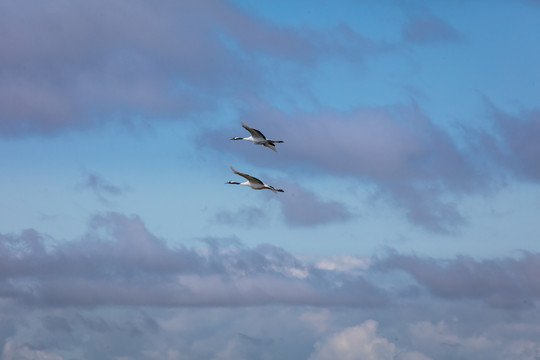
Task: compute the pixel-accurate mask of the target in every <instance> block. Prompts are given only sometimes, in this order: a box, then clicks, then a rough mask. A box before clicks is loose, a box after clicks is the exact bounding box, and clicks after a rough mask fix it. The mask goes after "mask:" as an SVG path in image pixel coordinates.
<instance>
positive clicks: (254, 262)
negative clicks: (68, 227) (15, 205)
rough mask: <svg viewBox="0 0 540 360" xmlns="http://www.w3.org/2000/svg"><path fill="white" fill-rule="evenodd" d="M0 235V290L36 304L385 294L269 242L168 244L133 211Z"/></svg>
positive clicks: (321, 299)
mask: <svg viewBox="0 0 540 360" xmlns="http://www.w3.org/2000/svg"><path fill="white" fill-rule="evenodd" d="M1 240H2V242H1V248H0V260H1V265H0V266H1V268H0V269H1V278H0V281H1V286H0V296H1V297H3V298H7V299H13V300H16V301H22V302H24V303H27V304H32V305H33V306H55V307H56V306H83V307H87V306H90V307H93V306H100V305H113V304H114V305H148V306H173V307H174V306H240V305H264V304H279V303H285V304H306V305H315V306H327V305H349V306H377V305H381V304H384V303H385V302H386V301H387V299H386V294H385V292H384V291H383V290H381V289H378V288H377V287H376V286H374V285H373V284H371V283H370V282H369V281H367V280H365V279H363V278H361V277H350V276H345V275H343V276H341V275H339V274H334V273H331V272H326V271H320V270H316V269H312V268H311V267H310V266H308V265H306V264H303V263H301V262H300V261H299V260H297V259H296V258H295V257H294V256H292V255H290V254H288V253H286V252H285V251H283V250H281V249H279V248H276V247H273V246H270V245H265V246H259V247H257V248H255V249H244V248H241V247H240V248H237V247H233V248H221V247H219V246H217V245H215V244H214V245H213V246H211V247H209V248H201V249H199V250H197V249H190V248H186V247H184V246H176V247H169V246H167V245H166V243H165V242H164V241H163V240H160V239H158V238H156V237H155V236H153V235H152V234H151V233H149V232H148V230H147V229H146V228H145V226H144V224H143V223H142V222H141V221H140V220H139V219H138V218H127V217H124V216H121V215H119V214H114V213H113V214H108V215H106V216H99V217H96V218H95V219H94V220H93V222H92V230H91V231H90V232H89V233H88V235H86V236H85V237H84V238H83V239H81V240H79V241H73V242H68V243H63V244H57V245H56V246H54V247H53V248H49V247H46V246H45V244H44V238H43V236H42V235H40V234H39V233H36V232H35V231H27V232H24V233H23V234H21V235H20V236H7V235H4V236H2V238H1ZM336 277H337V278H336ZM338 284H339V285H338Z"/></svg>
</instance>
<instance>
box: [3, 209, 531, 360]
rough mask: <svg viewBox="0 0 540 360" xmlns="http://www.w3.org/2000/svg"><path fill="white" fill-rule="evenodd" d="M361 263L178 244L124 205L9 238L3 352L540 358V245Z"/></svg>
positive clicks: (225, 244)
mask: <svg viewBox="0 0 540 360" xmlns="http://www.w3.org/2000/svg"><path fill="white" fill-rule="evenodd" d="M330 260H331V261H334V262H335V261H339V258H333V259H330ZM350 260H351V259H348V260H347V261H348V262H350ZM362 263H363V264H364V265H365V266H361V267H355V268H354V269H351V267H350V266H338V265H339V264H336V266H328V264H327V265H325V266H319V265H318V264H317V263H314V264H313V263H309V262H306V261H302V260H300V258H298V257H296V256H294V255H292V254H290V253H288V252H286V251H284V250H283V249H280V248H277V247H275V246H272V245H259V246H257V247H254V248H246V247H244V246H242V245H241V244H240V243H239V242H238V241H222V240H219V239H207V240H206V241H205V243H204V244H201V246H200V247H192V248H188V247H186V246H183V245H180V244H177V245H168V243H167V241H166V239H160V238H158V237H156V236H155V235H153V234H152V233H151V232H150V231H149V230H148V229H147V228H146V227H145V225H144V223H143V222H142V221H141V220H140V219H139V218H137V217H127V216H123V215H121V214H117V213H109V214H105V215H99V216H96V217H94V218H93V220H92V221H91V223H90V228H89V230H88V232H87V233H86V234H85V235H84V236H83V237H81V238H80V239H78V240H73V241H67V242H66V241H63V242H57V241H55V240H54V239H51V238H49V237H47V236H45V235H43V234H40V233H38V232H36V231H34V230H27V231H25V232H23V233H21V234H18V235H10V234H3V235H0V314H1V315H2V316H0V344H2V358H3V359H36V358H42V359H62V358H70V356H71V358H85V359H114V358H119V357H120V358H121V357H124V358H145V359H168V358H171V359H174V358H182V356H184V357H188V358H193V359H203V358H217V359H226V358H231V357H234V358H239V359H248V358H249V359H251V358H257V357H262V358H264V357H265V356H266V357H268V356H271V354H276V353H279V354H280V358H283V359H308V358H309V359H327V358H335V355H336V354H339V357H340V358H347V357H349V358H354V357H351V356H353V355H354V354H355V353H356V354H357V353H358V351H363V353H365V355H366V356H370V354H379V355H380V354H385V355H384V356H387V357H388V358H389V359H390V358H392V357H395V358H405V359H422V360H425V359H430V358H431V359H438V358H463V357H464V358H476V359H486V360H487V359H506V358H509V357H510V358H520V359H521V358H523V359H531V360H533V359H534V356H535V354H537V352H535V351H536V350H535V349H537V348H538V343H537V342H536V343H535V339H537V337H538V334H540V328H539V327H538V321H537V320H538V311H537V309H536V304H537V302H538V300H539V298H540V282H539V281H538V280H537V278H538V277H537V276H536V274H538V272H539V271H540V256H539V255H538V254H536V253H530V252H523V253H521V254H520V255H519V256H517V257H513V258H510V257H508V258H500V259H488V260H476V259H473V258H469V257H456V258H453V259H436V258H430V257H422V256H417V255H404V254H399V253H397V252H394V251H389V252H387V253H386V254H385V255H383V256H381V257H376V258H372V259H371V261H369V262H365V259H364V261H363V262H362ZM368 264H369V265H368ZM343 265H347V264H346V263H344V264H343ZM404 275H405V276H404ZM485 304H487V305H489V306H485ZM366 319H377V321H374V320H366ZM284 324H286V326H284ZM344 343H346V344H351V347H343V346H339V344H344ZM362 344H364V345H365V346H364V345H362ZM376 344H379V345H377V346H379V347H377V346H375V345H376ZM353 345H354V346H353ZM361 345H362V346H361ZM383 345H384V346H383ZM373 346H375V347H373ZM380 346H383V347H382V348H381V347H380ZM381 351H382V352H381ZM59 354H64V355H63V357H62V356H61V355H59ZM180 354H182V355H180ZM332 354H333V355H332ZM77 356H78V357H77ZM379 358H380V357H379ZM383 358H386V357H383Z"/></svg>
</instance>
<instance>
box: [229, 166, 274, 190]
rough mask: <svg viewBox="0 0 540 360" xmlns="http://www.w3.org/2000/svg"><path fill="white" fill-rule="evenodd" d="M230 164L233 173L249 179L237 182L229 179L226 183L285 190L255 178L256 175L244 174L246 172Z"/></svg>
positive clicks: (259, 188)
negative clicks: (237, 169)
mask: <svg viewBox="0 0 540 360" xmlns="http://www.w3.org/2000/svg"><path fill="white" fill-rule="evenodd" d="M229 166H230V167H231V170H232V171H233V173H235V174H236V175H240V176H242V177H244V178H246V179H247V181H244V182H243V183H239V182H236V181H228V182H226V183H225V184H235V185H244V186H249V187H250V188H252V189H255V190H262V189H268V190H272V191H273V192H274V193H278V192H283V189H276V188H274V187H273V186H270V185H267V184H265V183H263V182H262V181H261V180H259V179H257V178H255V177H253V176H251V175H248V174H244V173H241V172H239V171H236V170H234V168H233V167H232V166H231V165H229Z"/></svg>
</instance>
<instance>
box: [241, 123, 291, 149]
mask: <svg viewBox="0 0 540 360" xmlns="http://www.w3.org/2000/svg"><path fill="white" fill-rule="evenodd" d="M242 127H243V128H244V129H246V130H247V131H249V133H250V134H251V136H248V137H245V138H242V137H238V136H235V137H233V138H232V139H231V140H247V141H251V142H252V143H254V144H255V145H263V146H266V147H267V148H269V149H272V150H274V151H277V150H276V146H275V145H274V144H276V143H282V142H283V141H281V140H268V139H266V137H265V136H264V135H263V133H262V132H260V131H259V130H257V129H254V128H252V127H249V126H247V125H246V124H244V122H243V121H242Z"/></svg>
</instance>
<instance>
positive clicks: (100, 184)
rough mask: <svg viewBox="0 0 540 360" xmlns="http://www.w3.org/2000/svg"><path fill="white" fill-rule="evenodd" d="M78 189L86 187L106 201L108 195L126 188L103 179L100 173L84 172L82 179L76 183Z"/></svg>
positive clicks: (116, 194)
mask: <svg viewBox="0 0 540 360" xmlns="http://www.w3.org/2000/svg"><path fill="white" fill-rule="evenodd" d="M77 188H78V189H88V190H91V191H92V192H94V193H95V194H96V196H97V197H98V198H99V199H100V200H101V201H102V202H105V203H107V202H108V200H107V197H108V196H118V195H121V194H123V193H124V192H125V191H126V188H125V187H124V188H122V187H119V186H116V185H113V184H111V183H110V182H109V181H107V180H106V179H104V178H103V177H102V176H101V175H99V174H95V173H88V174H86V176H85V178H84V180H83V181H82V182H81V183H79V184H77Z"/></svg>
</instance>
